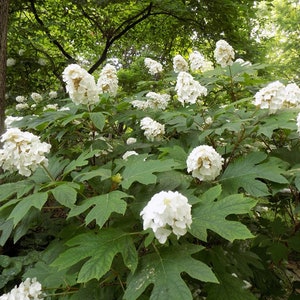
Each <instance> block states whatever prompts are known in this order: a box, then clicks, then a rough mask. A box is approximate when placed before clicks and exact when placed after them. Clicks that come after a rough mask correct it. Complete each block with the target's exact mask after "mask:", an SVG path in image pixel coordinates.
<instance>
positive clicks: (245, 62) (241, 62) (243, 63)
mask: <svg viewBox="0 0 300 300" xmlns="http://www.w3.org/2000/svg"><path fill="white" fill-rule="evenodd" d="M234 62H235V63H239V64H240V65H241V66H251V65H252V64H251V62H250V61H248V60H247V61H244V60H243V59H242V58H237V59H236V60H235V61H234Z"/></svg>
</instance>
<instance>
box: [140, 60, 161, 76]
mask: <svg viewBox="0 0 300 300" xmlns="http://www.w3.org/2000/svg"><path fill="white" fill-rule="evenodd" d="M144 63H145V66H146V67H147V68H148V69H149V73H150V74H151V75H155V74H157V73H160V72H162V70H163V67H162V64H161V63H159V62H157V61H155V60H153V59H151V58H149V57H147V58H145V60H144Z"/></svg>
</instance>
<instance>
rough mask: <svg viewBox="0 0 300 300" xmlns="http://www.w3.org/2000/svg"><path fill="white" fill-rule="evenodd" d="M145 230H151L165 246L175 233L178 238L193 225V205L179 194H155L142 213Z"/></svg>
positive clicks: (164, 192)
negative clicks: (169, 237) (170, 236)
mask: <svg viewBox="0 0 300 300" xmlns="http://www.w3.org/2000/svg"><path fill="white" fill-rule="evenodd" d="M140 215H141V216H142V218H143V221H144V222H143V228H144V230H146V229H148V228H151V229H152V230H153V232H154V235H155V237H156V238H157V239H158V241H159V242H160V243H161V244H164V243H165V242H166V240H167V238H168V236H169V235H170V234H171V233H172V232H173V233H174V234H175V235H176V236H177V238H179V237H180V236H183V235H185V234H186V232H187V228H189V227H190V225H191V224H192V216H191V205H190V204H189V203H188V199H187V198H186V197H185V196H183V195H182V194H180V193H179V192H177V191H176V192H172V191H168V192H166V191H161V192H159V193H157V194H155V195H154V196H153V197H152V198H151V200H150V201H149V202H148V204H147V205H146V206H145V207H144V209H143V210H142V211H141V213H140Z"/></svg>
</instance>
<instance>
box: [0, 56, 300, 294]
mask: <svg viewBox="0 0 300 300" xmlns="http://www.w3.org/2000/svg"><path fill="white" fill-rule="evenodd" d="M185 67H186V66H185ZM263 68H264V66H263V65H260V64H250V63H245V62H241V61H236V62H233V63H231V62H230V61H227V62H226V64H225V65H224V66H223V67H221V66H218V67H215V68H214V69H208V70H205V71H201V70H197V69H195V70H193V71H192V70H189V71H191V74H193V78H194V79H193V80H195V82H197V83H198V84H199V83H200V84H201V87H202V93H200V94H201V95H200V96H199V97H197V95H196V96H195V95H194V96H195V101H192V100H191V99H192V97H193V95H192V94H190V92H191V91H192V90H190V91H189V90H187V91H185V92H183V93H181V94H180V89H181V88H180V87H179V86H178V81H177V79H178V77H179V76H180V73H179V75H178V74H177V73H175V72H174V71H173V70H172V71H170V70H163V71H162V72H159V74H154V75H150V74H148V78H149V80H146V81H143V82H138V83H137V82H133V83H132V85H133V86H134V87H135V88H136V89H137V90H138V92H136V91H135V90H133V91H131V93H129V88H128V86H129V81H130V78H136V77H135V76H131V77H130V74H129V75H128V78H129V79H128V80H125V77H126V72H124V71H122V76H123V77H124V78H123V79H124V81H125V82H126V90H123V91H122V86H119V90H118V94H117V95H116V96H113V95H111V93H110V92H111V90H110V89H109V88H110V86H109V85H108V86H106V87H108V89H107V90H105V88H104V87H105V85H102V87H103V89H102V91H101V93H100V99H99V101H98V100H97V99H96V100H95V101H94V102H93V101H91V97H90V98H89V97H86V96H87V92H86V90H83V93H82V97H86V98H85V99H86V100H87V104H79V105H76V104H74V103H73V102H72V101H71V99H70V98H66V99H57V98H56V99H55V98H53V97H52V98H51V97H49V96H46V94H45V95H43V97H44V100H41V101H36V102H34V99H29V100H27V103H28V107H27V108H24V109H22V110H18V111H16V110H15V108H11V109H9V110H8V112H7V113H8V115H14V116H16V115H19V116H23V118H22V119H21V120H17V121H14V122H13V123H12V124H10V126H17V127H18V128H20V129H21V130H22V131H29V132H31V133H33V134H35V135H36V136H39V138H40V140H42V141H44V143H47V144H50V145H51V150H50V153H49V154H48V155H47V158H48V160H49V162H48V165H47V163H46V162H45V160H43V161H42V162H41V163H39V162H38V160H37V162H36V164H37V165H39V166H38V167H37V169H36V170H34V168H33V169H32V170H30V171H29V176H28V175H26V176H27V177H24V176H22V175H18V174H17V172H14V173H11V172H9V171H6V172H4V174H3V175H1V181H2V184H1V186H0V201H1V208H0V229H1V230H2V235H1V237H0V244H1V246H2V255H1V256H0V267H1V269H0V270H1V275H0V288H1V289H2V292H3V293H7V292H9V291H10V290H11V289H12V288H13V287H14V285H16V284H19V282H20V281H21V280H25V279H26V278H37V280H38V281H39V282H40V283H41V284H42V287H43V292H44V293H45V299H72V300H75V299H127V300H134V299H149V298H150V299H161V300H165V299H173V300H176V299H178V300H179V299H180V300H183V299H184V300H185V299H213V300H214V299H222V300H226V299H228V300H229V299H230V300H232V299H243V300H247V299H296V298H295V297H296V296H297V295H298V292H297V291H298V290H297V287H298V285H299V278H298V277H297V275H296V273H294V272H293V271H294V270H295V264H296V261H297V259H298V252H299V251H300V242H299V238H300V237H299V232H298V228H299V220H298V210H299V206H298V201H299V189H300V171H299V164H300V155H299V134H298V132H297V114H298V112H299V109H298V108H297V105H298V103H300V97H299V95H298V94H297V93H296V92H295V93H294V94H293V95H292V98H293V99H294V100H295V101H294V103H293V101H291V100H288V99H290V98H288V95H287V93H288V89H287V86H288V85H286V86H285V85H284V84H288V83H287V82H286V83H284V84H283V83H282V89H281V90H280V89H279V88H277V87H276V89H274V90H272V92H273V94H271V96H270V97H269V98H268V101H269V102H268V105H269V106H272V105H271V104H272V103H273V102H274V101H275V100H276V99H277V98H278V97H281V98H280V99H281V101H282V102H280V103H279V105H278V106H276V109H273V110H272V109H271V110H270V109H268V108H266V109H262V108H261V107H260V104H259V103H258V100H257V99H256V100H254V99H255V98H254V96H255V95H256V96H257V97H256V98H258V96H259V94H257V92H259V91H260V92H261V94H263V90H262V88H263V87H264V86H266V84H267V83H264V82H263V81H262V79H261V78H260V76H259V71H260V70H261V69H263ZM80 72H83V71H82V69H81V71H80ZM147 72H148V70H147V68H146V67H145V73H147ZM154 73H155V72H154ZM181 74H182V73H181ZM64 76H65V81H68V78H66V77H67V74H66V73H65V75H64ZM89 78H90V79H91V77H89ZM185 78H186V77H185ZM69 80H70V78H69ZM74 82H75V90H76V84H80V82H78V81H77V83H76V79H74V81H73V83H74ZM91 82H92V81H89V83H88V84H87V85H86V86H87V87H88V88H90V87H92V86H93V84H92V83H91ZM195 82H194V83H193V84H194V85H191V86H190V88H191V89H193V88H195V86H197V88H199V85H197V84H195ZM197 88H196V89H197ZM205 89H206V91H205ZM69 91H70V88H69ZM295 91H297V89H296V87H295ZM149 92H155V93H160V94H167V95H169V98H168V97H166V98H168V100H167V106H166V108H165V107H163V108H161V107H160V106H159V105H160V104H161V103H160V102H159V103H158V106H157V103H156V104H153V103H154V102H153V100H151V97H150V96H149V94H148V93H149ZM181 92H182V90H181ZM276 93H277V94H276ZM280 93H282V95H281V94H280ZM279 94H280V95H279ZM266 95H268V93H266V94H265V99H267V97H268V96H266ZM181 97H183V98H181ZM184 97H185V98H184ZM276 97H277V98H276ZM297 97H298V98H297ZM32 98H34V97H32ZM71 98H72V96H71ZM96 98H97V97H96ZM196 98H197V100H196ZM275 98H276V99H275ZM183 99H185V100H183ZM73 100H74V99H73ZM30 101H32V102H30ZM132 101H143V103H142V102H133V103H132ZM151 101H152V102H151ZM254 101H256V105H254ZM276 101H277V100H276ZM298 101H299V102H298ZM145 103H146V104H145ZM49 104H53V105H52V106H49ZM133 104H134V105H133ZM46 105H48V106H47V107H46ZM261 106H262V105H261ZM138 107H142V109H139V108H138ZM146 117H148V118H151V119H152V120H155V121H156V122H159V123H160V124H161V127H155V126H158V125H157V123H155V124H156V125H154V127H155V130H153V131H150V132H149V131H148V132H147V129H146V132H145V128H146V127H147V126H146V125H147V124H148V123H147V122H146V121H149V120H150V119H146V120H145V119H144V118H146ZM141 120H144V123H142V124H144V127H143V126H141ZM149 122H150V121H149ZM146 123H147V124H146ZM158 128H159V129H158ZM145 134H146V135H145ZM128 139H129V140H128ZM134 139H136V140H134ZM19 143H20V142H19ZM40 143H41V142H40ZM18 145H19V146H18V147H19V148H18V149H19V151H20V153H21V151H22V149H23V148H22V146H21V145H20V144H18ZM203 145H207V146H210V147H209V148H205V149H206V150H207V149H208V150H207V151H212V150H211V149H214V151H215V153H214V156H212V157H213V158H209V157H210V156H209V155H208V156H205V157H202V158H200V157H198V158H197V157H196V158H195V157H194V161H193V163H194V164H196V165H197V164H198V170H195V173H193V172H192V174H191V171H192V169H191V167H190V170H188V168H189V167H188V166H187V159H188V157H190V154H191V152H192V151H193V150H194V149H195V148H197V147H199V146H203ZM201 149H202V148H201ZM209 149H210V150H209ZM44 150H45V151H44V153H47V149H44ZM48 150H49V149H48ZM206 150H205V151H206ZM28 151H29V150H28ZM128 151H131V152H128ZM126 152H127V153H126ZM27 153H28V152H27ZM44 153H39V154H40V155H41V156H43V154H44ZM125 153H126V156H125V157H124V156H123V155H124V154H125ZM206 154H207V152H206ZM209 154H212V152H209ZM1 155H3V153H1ZM34 155H36V154H34ZM196 156H197V155H196ZM2 157H3V156H2ZM0 158H1V156H0ZM10 159H11V160H12V161H17V160H18V157H11V158H10ZM214 159H219V166H221V169H220V170H219V169H218V168H219V166H215V165H214V162H215V161H214ZM2 164H3V160H2ZM3 167H4V164H3ZM202 167H203V168H204V169H206V171H207V172H208V175H207V176H204V177H201V176H202V175H201V174H200V175H199V172H198V171H199V169H201V168H202ZM11 168H13V167H11ZM14 168H15V169H18V166H15V167H14ZM213 168H215V170H214V174H213V175H212V174H211V173H210V172H211V170H212V169H213ZM204 169H202V171H203V170H204ZM202 171H200V173H201V172H202ZM206 171H205V170H204V172H206ZM197 172H198V173H197ZM196 173H197V174H198V175H197V174H196ZM163 191H165V192H168V191H170V192H174V193H175V192H178V194H176V195H177V196H176V197H177V198H176V197H175V198H176V199H177V200H178V199H179V198H180V199H181V200H182V199H183V198H187V199H188V204H187V203H186V204H182V207H181V206H180V207H179V208H177V211H176V212H175V213H176V215H177V217H178V216H179V215H180V212H181V210H182V209H186V210H187V211H188V210H189V208H188V207H190V208H191V220H190V221H191V224H190V223H189V221H188V216H185V217H186V218H184V219H181V221H182V220H183V221H182V222H183V223H185V224H184V225H182V223H180V224H179V225H178V224H177V225H176V224H175V225H174V224H173V225H171V224H170V223H169V225H170V226H164V225H160V226H162V227H164V228H163V229H167V230H171V229H172V228H171V227H172V226H173V231H174V232H175V229H174V228H175V227H176V226H179V227H180V226H182V227H181V229H182V231H181V232H179V233H178V231H177V233H176V232H175V234H174V233H171V234H170V235H169V236H168V237H166V241H164V240H163V239H157V236H158V233H157V232H156V233H155V234H154V232H153V230H152V229H151V228H147V229H145V230H144V229H143V218H142V216H141V211H142V210H143V209H145V207H146V206H147V203H149V201H150V199H153V197H154V196H155V195H160V196H161V195H162V194H161V192H163ZM168 195H169V196H168V197H170V198H166V197H165V198H164V199H163V204H161V205H165V206H166V207H169V206H168V205H169V203H170V202H172V201H173V198H172V197H173V196H172V195H174V194H172V193H169V194H168ZM170 195H171V196H170ZM178 195H180V196H178ZM160 196H157V197H158V198H159V197H160ZM178 197H179V198H178ZM181 197H183V198H181ZM177 200H176V201H177ZM181 200H180V201H181ZM176 201H175V202H174V203H179V202H176ZM182 201H183V202H184V200H182ZM183 202H182V203H183ZM154 207H155V209H156V208H157V207H158V206H157V205H156V206H155V205H154ZM149 209H150V208H149ZM145 210H146V213H145V214H144V215H143V216H144V217H145V218H146V216H145V215H146V214H147V211H149V210H147V209H145ZM168 213H169V215H168V216H166V218H167V217H169V218H171V219H172V218H175V219H176V217H174V216H173V217H172V213H174V211H173V212H172V210H170V211H169V212H168ZM158 215H159V214H158ZM156 217H157V215H156ZM164 217H165V216H164V215H163V214H162V218H164ZM150 218H151V217H150ZM153 218H155V216H154V217H153ZM178 218H180V217H178ZM177 220H178V219H177ZM148 225H149V224H148ZM152 225H153V224H152ZM152 225H151V224H150V225H149V226H150V227H151V226H152ZM156 225H157V224H156ZM144 226H145V224H144ZM149 226H148V227H149ZM157 226H158V227H159V225H157ZM145 227H147V226H145ZM179 227H178V228H179ZM178 228H177V229H178ZM178 230H179V229H178ZM179 231H180V230H179ZM185 232H186V233H185ZM169 233H170V232H169V231H168V234H169ZM162 235H163V233H162ZM176 235H177V237H176Z"/></svg>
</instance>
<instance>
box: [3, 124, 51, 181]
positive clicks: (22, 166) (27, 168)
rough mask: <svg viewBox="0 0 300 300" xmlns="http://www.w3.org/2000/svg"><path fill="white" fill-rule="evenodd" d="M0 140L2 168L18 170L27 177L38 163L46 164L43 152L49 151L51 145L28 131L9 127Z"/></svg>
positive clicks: (46, 160)
mask: <svg viewBox="0 0 300 300" xmlns="http://www.w3.org/2000/svg"><path fill="white" fill-rule="evenodd" d="M1 142H2V143H3V149H0V166H1V167H2V168H3V170H9V171H18V172H19V174H21V175H24V176H27V177H28V176H30V175H31V173H32V172H33V171H35V170H36V168H37V167H38V166H39V165H41V164H43V165H44V166H47V165H48V159H47V158H46V157H45V154H46V153H49V151H50V148H51V145H50V144H47V143H45V142H41V141H40V138H39V137H38V136H36V135H34V134H32V133H30V132H27V131H24V132H22V131H21V130H20V129H19V128H9V129H7V131H6V132H5V133H4V134H3V135H2V138H1Z"/></svg>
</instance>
